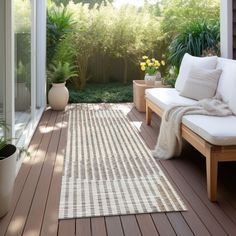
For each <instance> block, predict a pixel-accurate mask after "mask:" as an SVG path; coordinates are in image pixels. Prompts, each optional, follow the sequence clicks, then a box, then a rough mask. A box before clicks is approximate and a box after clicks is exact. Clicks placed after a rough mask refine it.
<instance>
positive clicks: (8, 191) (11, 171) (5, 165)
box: [0, 144, 17, 218]
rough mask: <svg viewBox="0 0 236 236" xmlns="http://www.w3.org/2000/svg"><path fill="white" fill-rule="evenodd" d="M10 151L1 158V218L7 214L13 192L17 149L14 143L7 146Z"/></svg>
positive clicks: (6, 148)
mask: <svg viewBox="0 0 236 236" xmlns="http://www.w3.org/2000/svg"><path fill="white" fill-rule="evenodd" d="M5 150H7V151H6V153H8V154H7V155H6V156H7V157H5V155H4V157H5V158H4V159H0V218H1V217H3V216H4V215H6V214H7V212H8V210H9V208H10V204H11V198H12V193H13V187H14V182H15V175H16V155H17V151H16V150H17V149H16V147H15V146H14V145H10V144H9V145H7V146H6V147H5Z"/></svg>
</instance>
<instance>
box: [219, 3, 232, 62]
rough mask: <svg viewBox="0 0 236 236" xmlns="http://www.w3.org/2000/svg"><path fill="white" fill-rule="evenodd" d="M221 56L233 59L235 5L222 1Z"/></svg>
mask: <svg viewBox="0 0 236 236" xmlns="http://www.w3.org/2000/svg"><path fill="white" fill-rule="evenodd" d="M220 19H221V20H220V37H221V56H222V57H224V58H230V59H232V58H233V3H232V0H221V9H220Z"/></svg>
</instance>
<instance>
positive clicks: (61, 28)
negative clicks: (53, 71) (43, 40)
mask: <svg viewBox="0 0 236 236" xmlns="http://www.w3.org/2000/svg"><path fill="white" fill-rule="evenodd" d="M74 24H75V22H74V20H73V17H72V13H71V12H69V11H67V8H66V7H64V6H60V7H57V6H55V5H54V4H51V5H49V7H48V10H47V64H48V65H49V64H50V63H51V62H52V60H53V57H54V55H55V53H56V50H57V46H58V44H59V42H60V41H61V40H63V39H64V38H65V36H66V34H67V33H69V32H72V31H73V26H74Z"/></svg>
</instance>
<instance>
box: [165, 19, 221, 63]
mask: <svg viewBox="0 0 236 236" xmlns="http://www.w3.org/2000/svg"><path fill="white" fill-rule="evenodd" d="M219 42H220V27H219V22H215V23H208V22H206V21H202V20H195V21H192V22H190V23H187V24H186V25H184V27H183V28H182V29H181V31H180V33H179V34H178V35H177V36H176V37H175V39H174V40H173V41H172V43H171V44H170V48H169V49H170V52H169V53H170V56H169V60H170V62H171V64H172V65H175V66H177V67H179V66H180V63H181V61H182V58H183V56H184V54H185V53H189V54H191V55H193V56H202V54H203V52H204V50H209V49H212V50H213V51H215V54H217V53H218V52H219V48H218V47H219Z"/></svg>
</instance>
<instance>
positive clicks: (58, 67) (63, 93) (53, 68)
mask: <svg viewBox="0 0 236 236" xmlns="http://www.w3.org/2000/svg"><path fill="white" fill-rule="evenodd" d="M74 68H75V67H74V66H71V65H70V64H69V63H67V62H66V63H62V62H58V63H56V64H51V65H50V66H49V70H48V79H49V81H50V82H51V83H52V87H51V89H50V90H49V92H48V102H49V105H50V106H51V108H52V109H53V110H58V111H59V110H64V109H65V107H66V105H67V104H68V100H69V92H68V89H67V88H66V86H65V84H66V81H67V80H68V79H69V78H71V77H75V76H77V74H76V73H75V70H74Z"/></svg>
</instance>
